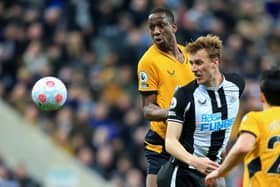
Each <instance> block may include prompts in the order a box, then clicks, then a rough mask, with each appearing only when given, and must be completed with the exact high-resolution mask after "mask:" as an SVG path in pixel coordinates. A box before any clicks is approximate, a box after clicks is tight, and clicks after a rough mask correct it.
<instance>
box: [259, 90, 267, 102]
mask: <svg viewBox="0 0 280 187" xmlns="http://www.w3.org/2000/svg"><path fill="white" fill-rule="evenodd" d="M260 102H261V103H262V104H264V103H266V98H265V96H264V94H263V93H262V92H261V93H260Z"/></svg>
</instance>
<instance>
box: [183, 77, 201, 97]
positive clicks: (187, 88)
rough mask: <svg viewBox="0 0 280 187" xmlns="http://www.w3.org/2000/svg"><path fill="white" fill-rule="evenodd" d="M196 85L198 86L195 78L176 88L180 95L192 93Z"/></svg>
mask: <svg viewBox="0 0 280 187" xmlns="http://www.w3.org/2000/svg"><path fill="white" fill-rule="evenodd" d="M197 87H198V84H197V82H196V81H195V80H193V81H191V82H189V83H188V84H186V85H184V86H182V87H180V88H179V89H178V92H179V93H180V94H182V95H183V94H184V95H191V94H190V93H193V92H194V91H195V89H196V88H197ZM186 93H187V94H186Z"/></svg>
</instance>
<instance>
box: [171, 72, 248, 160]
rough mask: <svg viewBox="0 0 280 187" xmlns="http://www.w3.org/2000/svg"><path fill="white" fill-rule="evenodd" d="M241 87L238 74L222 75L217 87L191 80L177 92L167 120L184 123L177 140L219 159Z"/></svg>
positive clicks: (199, 153) (197, 152)
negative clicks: (221, 80) (222, 78)
mask: <svg viewBox="0 0 280 187" xmlns="http://www.w3.org/2000/svg"><path fill="white" fill-rule="evenodd" d="M244 87H245V82H244V80H243V79H242V78H241V77H240V76H239V75H237V74H224V80H223V82H222V83H221V85H220V86H219V87H205V86H203V85H198V84H197V83H196V81H193V82H191V83H189V84H187V85H186V86H184V87H181V88H179V89H178V90H177V91H176V93H175V95H174V97H173V98H172V101H171V106H170V110H169V114H168V121H173V122H178V123H181V124H182V125H183V128H182V133H181V137H180V139H179V141H180V143H181V144H182V145H183V146H184V147H185V149H186V150H187V151H188V152H189V153H191V154H193V155H195V156H198V157H205V156H207V157H209V158H210V159H211V160H213V161H216V162H218V163H219V162H220V161H221V159H222V158H221V155H222V153H223V151H224V150H225V148H226V145H227V142H228V140H229V137H230V133H231V129H232V125H233V123H234V121H235V118H236V116H237V113H238V109H239V98H240V96H241V94H242V92H243V90H244ZM181 164H182V163H181Z"/></svg>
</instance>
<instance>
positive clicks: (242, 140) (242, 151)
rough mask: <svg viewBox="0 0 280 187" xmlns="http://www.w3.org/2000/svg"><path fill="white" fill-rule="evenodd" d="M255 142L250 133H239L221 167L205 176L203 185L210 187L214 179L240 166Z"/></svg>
mask: <svg viewBox="0 0 280 187" xmlns="http://www.w3.org/2000/svg"><path fill="white" fill-rule="evenodd" d="M255 142H256V138H255V136H254V135H252V134H251V133H247V132H243V133H241V134H240V136H239V137H238V139H237V141H236V143H235V144H234V146H233V147H232V149H231V150H230V152H229V153H228V155H227V156H226V158H225V160H224V162H223V163H222V165H221V166H220V167H219V168H218V169H217V170H215V171H213V172H211V173H210V174H208V175H207V176H206V178H205V185H206V186H207V187H212V184H213V180H214V179H216V178H219V177H224V176H226V175H227V174H228V173H229V172H230V171H231V170H232V169H233V168H234V167H236V166H237V165H238V164H240V163H241V162H242V161H243V159H244V157H245V156H246V154H247V153H248V152H249V151H251V150H252V149H253V147H254V144H255Z"/></svg>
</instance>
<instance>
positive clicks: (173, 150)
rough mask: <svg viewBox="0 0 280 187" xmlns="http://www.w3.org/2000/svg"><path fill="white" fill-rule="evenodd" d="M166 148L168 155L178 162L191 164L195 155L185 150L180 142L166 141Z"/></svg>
mask: <svg viewBox="0 0 280 187" xmlns="http://www.w3.org/2000/svg"><path fill="white" fill-rule="evenodd" d="M165 148H166V151H167V152H168V153H170V154H171V155H172V156H174V157H175V158H177V159H178V160H180V161H182V162H184V163H186V164H190V163H191V160H192V158H193V155H192V154H190V153H189V152H187V151H186V150H185V148H184V147H183V146H182V145H181V144H180V142H179V141H178V140H175V139H166V140H165Z"/></svg>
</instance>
